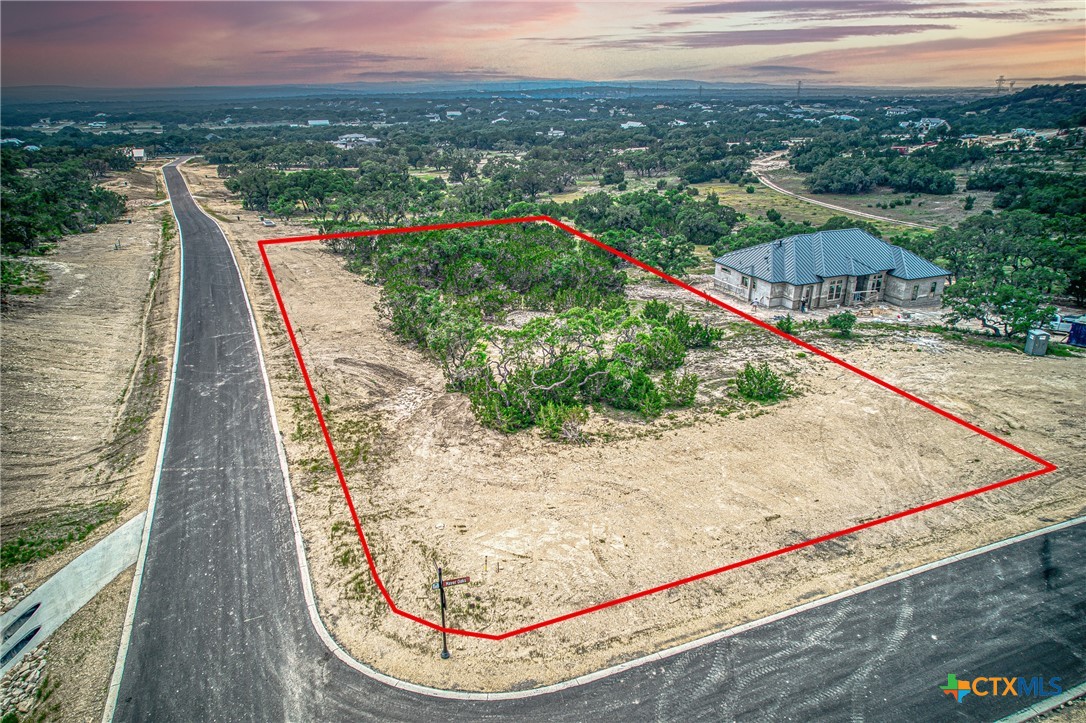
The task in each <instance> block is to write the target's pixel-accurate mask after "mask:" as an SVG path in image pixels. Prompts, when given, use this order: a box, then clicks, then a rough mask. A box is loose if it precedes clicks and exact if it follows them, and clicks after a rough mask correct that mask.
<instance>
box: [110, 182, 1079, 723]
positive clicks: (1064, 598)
mask: <svg viewBox="0 0 1086 723" xmlns="http://www.w3.org/2000/svg"><path fill="white" fill-rule="evenodd" d="M164 173H165V177H166V183H167V185H168V188H169V191H170V195H171V197H172V199H173V204H174V209H175V213H176V215H177V219H178V221H179V223H180V227H181V232H182V243H183V251H184V261H183V267H184V277H183V284H182V294H183V296H182V303H181V311H180V313H181V323H180V333H179V338H178V344H179V348H178V364H177V367H176V379H175V382H174V390H173V398H172V403H171V408H170V413H169V416H168V422H167V423H168V428H167V432H166V437H165V442H164V446H163V450H164V454H163V459H162V469H161V476H160V478H159V481H158V490H157V497H156V502H155V505H154V512H153V515H152V521H151V527H150V536H149V538H148V542H147V545H146V557H145V562H144V564H143V567H142V577H141V582H140V584H139V588H138V597H136V598H135V599H136V604H135V614H134V620H133V626H132V630H131V637H130V641H129V644H128V645H127V647H126V649H125V651H122V655H121V660H122V663H121V665H122V667H121V668H120V670H121V672H122V675H121V680H120V686H119V694H118V697H117V701H116V708H115V713H114V716H113V719H114V720H117V721H167V722H168V721H194V720H201V721H348V720H373V719H379V720H405V721H412V720H426V719H438V718H440V719H449V720H472V721H476V720H484V721H485V720H497V719H503V718H516V719H521V720H544V719H545V720H558V721H563V720H569V721H584V720H615V721H618V720H622V721H628V720H720V719H739V720H745V719H746V720H749V719H759V720H767V719H772V720H778V719H779V720H819V719H844V718H853V719H861V720H884V719H890V718H894V719H903V720H993V719H997V718H1000V717H1002V716H1004V715H1007V714H1010V713H1013V712H1015V711H1018V710H1020V709H1022V708H1024V707H1026V706H1027V705H1029V704H1031V703H1035V702H1037V701H1036V700H1033V699H1017V698H1009V697H987V698H978V697H975V696H973V697H971V698H972V699H968V698H967V699H966V700H965V701H963V702H962V703H961V704H958V703H956V702H954V701H953V700H952V699H951V698H949V697H947V696H945V695H943V694H942V693H941V691H940V690H939V688H938V686H939V685H940V684H941V683H945V681H946V676H947V674H948V673H955V674H957V675H958V676H959V677H962V678H968V677H970V676H974V675H976V676H979V675H989V676H1008V677H1010V676H1015V675H1019V676H1033V675H1041V676H1045V677H1052V676H1058V677H1060V678H1061V680H1062V683H1063V686H1064V687H1065V688H1070V687H1071V686H1073V685H1078V684H1081V683H1082V682H1083V681H1084V680H1086V656H1084V652H1083V651H1084V641H1086V584H1084V580H1083V571H1084V570H1086V525H1083V524H1078V525H1074V526H1070V527H1066V528H1063V529H1060V530H1058V531H1054V532H1050V533H1048V534H1046V535H1044V536H1039V537H1034V538H1032V539H1028V540H1024V541H1020V542H1017V543H1014V544H1011V545H1007V546H1004V547H1001V548H999V549H997V550H994V551H992V552H988V553H986V554H983V555H976V556H972V557H968V558H966V559H963V560H960V561H957V562H954V563H951V564H947V565H944V566H941V567H937V568H935V569H932V570H929V571H927V572H923V573H921V574H917V575H915V576H911V577H907V578H905V579H902V580H898V581H896V582H892V583H888V584H886V585H882V586H880V587H876V588H874V589H870V590H867V591H866V592H862V593H859V594H857V595H854V596H850V597H846V598H843V599H840V600H836V601H834V602H831V603H827V604H825V605H822V606H819V607H815V608H812V609H809V610H805V611H803V612H800V613H797V614H795V615H790V616H787V617H784V618H781V619H778V620H775V621H774V622H770V623H767V624H764V625H761V626H758V627H755V628H753V629H750V630H748V631H746V632H743V633H741V634H737V635H734V636H731V637H726V638H723V639H721V640H719V641H717V642H715V643H711V644H708V645H705V646H702V647H699V648H696V649H694V650H691V651H688V652H684V653H680V654H678V655H675V656H673V657H670V658H667V659H665V660H662V661H655V662H652V663H647V664H645V665H641V666H638V667H635V668H633V669H630V670H627V671H625V672H622V673H618V674H616V675H614V676H610V677H607V678H604V679H602V680H599V681H597V682H595V683H590V684H587V685H583V686H578V687H573V688H568V689H565V690H562V691H559V692H555V693H550V694H545V695H539V696H534V697H529V698H521V699H514V700H502V701H465V700H450V699H443V698H435V697H431V696H427V695H423V694H420V693H415V692H410V691H406V690H403V689H398V688H394V687H391V686H388V685H386V684H384V683H381V682H378V681H376V680H374V679H372V678H369V677H367V676H365V675H363V674H361V673H359V672H358V671H357V670H355V669H353V668H352V667H350V666H348V665H346V664H344V663H343V662H342V661H340V660H339V659H338V658H336V657H335V656H334V655H333V654H332V653H331V652H330V651H329V649H328V648H327V647H326V646H325V645H324V643H323V642H322V640H321V638H320V636H319V635H318V633H317V631H316V630H315V628H314V626H313V624H312V622H311V620H310V617H309V615H308V612H307V608H306V603H305V599H304V595H303V589H302V578H301V572H300V569H299V566H298V559H297V551H296V548H295V546H294V533H293V528H292V524H291V519H290V508H289V505H288V503H287V499H286V495H285V487H284V479H283V472H282V468H281V466H280V461H279V454H278V448H277V445H276V440H275V432H274V426H273V423H272V420H271V417H270V412H269V405H268V400H267V396H266V391H265V384H264V379H263V376H262V372H261V368H260V361H259V359H260V357H259V353H258V348H257V340H256V338H255V336H254V330H253V324H252V321H251V317H250V312H249V308H248V306H247V304H246V300H245V294H244V289H243V287H242V284H241V281H240V278H239V275H238V271H237V269H236V267H235V264H234V261H233V258H232V256H231V254H230V251H229V248H228V246H227V244H226V241H225V239H224V238H223V236H222V234H221V231H220V230H219V228H218V227H217V226H216V225H215V224H214V222H213V221H211V219H209V218H208V217H207V216H205V215H204V214H203V213H202V212H201V211H200V210H199V209H198V208H197V206H196V205H195V203H194V202H193V200H192V198H191V197H190V195H189V193H188V190H187V188H186V187H185V184H184V181H183V180H182V178H181V176H180V173H179V172H178V170H177V169H176V168H175V167H173V166H167V167H166V169H165V170H164ZM498 644H502V645H531V644H532V641H531V637H530V635H529V636H525V637H523V638H518V639H515V640H510V641H505V642H502V643H498ZM435 650H436V648H435ZM450 664H453V665H455V659H454V660H453V661H451V662H450Z"/></svg>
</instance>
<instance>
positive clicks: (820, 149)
mask: <svg viewBox="0 0 1086 723" xmlns="http://www.w3.org/2000/svg"><path fill="white" fill-rule="evenodd" d="M840 152H841V151H840V150H839V149H837V148H836V147H835V146H834V145H832V144H831V145H823V144H819V143H808V144H806V145H804V146H800V147H799V148H797V149H796V150H795V151H793V153H794V155H793V166H794V167H795V168H796V170H799V171H806V172H809V173H810V174H811V175H810V176H809V177H808V179H807V187H808V188H809V189H810V190H811V192H812V193H839V194H849V195H854V194H859V193H867V192H869V191H871V190H873V189H874V188H875V187H876V186H887V187H889V188H892V189H893V190H895V191H900V192H909V193H931V194H936V195H947V194H951V193H954V191H955V181H954V176H953V175H952V174H950V173H949V172H947V171H945V170H942V169H941V168H940V167H939V166H937V165H936V164H935V163H933V162H929V158H930V157H925V156H923V155H917V156H907V157H899V156H897V154H896V153H894V156H893V157H888V156H885V155H883V156H881V157H880V156H875V157H869V156H864V155H860V153H859V151H855V150H854V151H852V153H853V155H851V156H841V155H836V154H838V153H840ZM952 157H953V156H949V155H943V156H937V157H936V158H938V160H939V161H940V162H942V163H946V162H948V161H947V159H948V158H952ZM968 157H969V156H968V154H966V155H965V158H968Z"/></svg>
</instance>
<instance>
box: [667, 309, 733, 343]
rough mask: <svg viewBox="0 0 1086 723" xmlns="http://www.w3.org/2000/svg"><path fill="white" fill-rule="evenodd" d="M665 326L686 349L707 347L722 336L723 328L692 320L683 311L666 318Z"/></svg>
mask: <svg viewBox="0 0 1086 723" xmlns="http://www.w3.org/2000/svg"><path fill="white" fill-rule="evenodd" d="M667 326H668V328H669V329H671V331H672V332H673V333H674V334H675V336H676V337H677V338H678V340H679V341H680V342H682V345H683V346H685V347H686V348H687V349H708V348H709V347H711V346H712V345H713V342H714V341H720V340H721V339H723V338H724V330H723V329H718V328H716V327H715V326H709V325H707V324H703V323H701V322H700V321H694V317H693V316H691V315H690V314H688V313H686V312H685V311H682V310H680V311H676V312H675V313H674V314H672V315H671V317H670V318H669V319H668V320H667Z"/></svg>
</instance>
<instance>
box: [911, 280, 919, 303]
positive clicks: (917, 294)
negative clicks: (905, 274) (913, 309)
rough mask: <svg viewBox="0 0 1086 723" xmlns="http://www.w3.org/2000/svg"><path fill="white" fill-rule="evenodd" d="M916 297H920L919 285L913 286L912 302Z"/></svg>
mask: <svg viewBox="0 0 1086 723" xmlns="http://www.w3.org/2000/svg"><path fill="white" fill-rule="evenodd" d="M918 296H920V284H916V285H915V286H913V301H916V299H917V297H918Z"/></svg>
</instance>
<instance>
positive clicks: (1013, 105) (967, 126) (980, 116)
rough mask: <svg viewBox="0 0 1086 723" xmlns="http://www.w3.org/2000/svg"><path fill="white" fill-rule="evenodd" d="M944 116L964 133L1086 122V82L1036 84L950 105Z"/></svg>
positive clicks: (1055, 126)
mask: <svg viewBox="0 0 1086 723" xmlns="http://www.w3.org/2000/svg"><path fill="white" fill-rule="evenodd" d="M944 117H945V118H946V119H947V120H948V121H950V124H951V126H952V127H953V128H954V130H955V132H960V133H978V134H980V133H1000V132H1006V131H1010V130H1014V129H1015V128H1072V127H1075V126H1081V125H1086V83H1068V84H1067V85H1035V86H1032V87H1030V88H1026V89H1025V90H1021V91H1018V92H1016V93H1013V94H1010V93H1008V94H1005V95H998V96H993V97H991V98H984V99H983V100H977V101H973V102H972V103H966V104H965V105H961V106H957V107H954V108H950V109H947V110H946V111H945V116H944Z"/></svg>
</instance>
